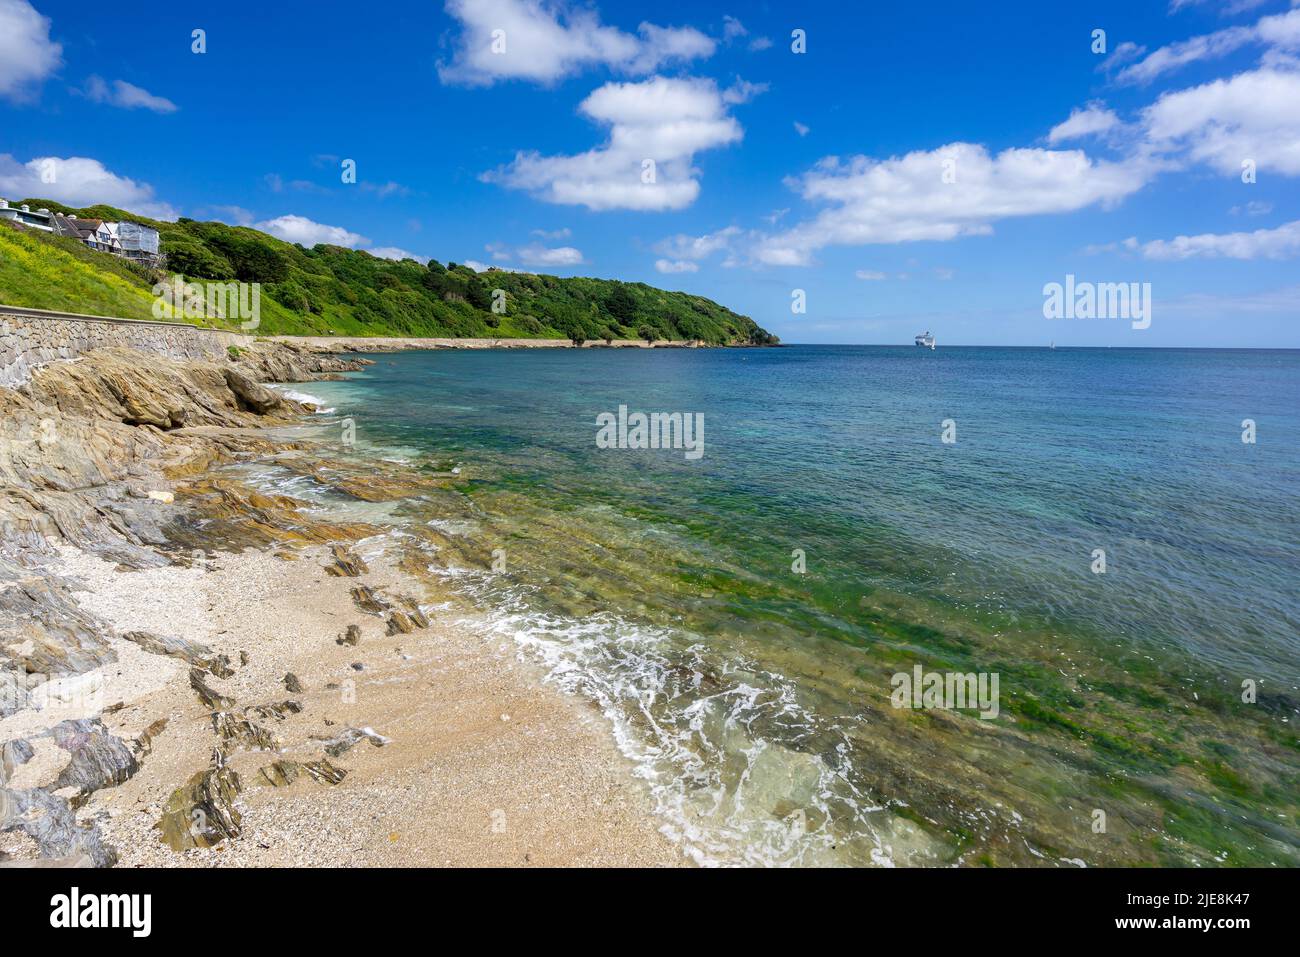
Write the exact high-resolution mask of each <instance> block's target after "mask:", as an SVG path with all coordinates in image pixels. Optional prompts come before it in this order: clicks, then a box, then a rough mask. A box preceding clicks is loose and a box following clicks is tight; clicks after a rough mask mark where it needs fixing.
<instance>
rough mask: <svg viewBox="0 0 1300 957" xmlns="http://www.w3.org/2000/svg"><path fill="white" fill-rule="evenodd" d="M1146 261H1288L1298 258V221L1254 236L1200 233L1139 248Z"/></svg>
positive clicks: (1299, 233)
mask: <svg viewBox="0 0 1300 957" xmlns="http://www.w3.org/2000/svg"><path fill="white" fill-rule="evenodd" d="M1142 255H1143V256H1144V257H1146V258H1147V259H1163V260H1182V259H1220V258H1222V259H1290V258H1292V257H1294V256H1297V255H1300V220H1295V221H1294V222H1290V223H1286V224H1285V225H1282V226H1278V227H1277V228H1276V229H1256V230H1255V231H1254V232H1240V233H1201V234H1200V235H1199V236H1175V237H1174V238H1173V239H1168V240H1166V239H1156V240H1152V241H1151V242H1149V243H1144V244H1143V245H1142Z"/></svg>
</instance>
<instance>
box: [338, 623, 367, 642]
mask: <svg viewBox="0 0 1300 957" xmlns="http://www.w3.org/2000/svg"><path fill="white" fill-rule="evenodd" d="M360 640H361V627H360V626H359V625H348V630H347V631H345V632H344V633H343V634H341V635H339V637H337V638H335V639H334V643H335V644H336V645H355V644H357V642H359V641H360Z"/></svg>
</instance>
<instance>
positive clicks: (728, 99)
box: [722, 77, 769, 106]
mask: <svg viewBox="0 0 1300 957" xmlns="http://www.w3.org/2000/svg"><path fill="white" fill-rule="evenodd" d="M768 89H769V86H768V84H766V83H750V82H749V81H748V80H742V79H741V78H740V77H736V82H735V83H733V84H731V86H729V87H727V88H726V89H725V90H723V91H722V102H723V103H729V104H731V105H733V106H734V105H738V104H741V103H748V102H749V101H750V100H752V99H753V98H754V97H756V96H758V95H759V94H761V93H766V92H767V91H768Z"/></svg>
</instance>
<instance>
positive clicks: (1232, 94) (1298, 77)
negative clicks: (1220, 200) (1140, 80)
mask: <svg viewBox="0 0 1300 957" xmlns="http://www.w3.org/2000/svg"><path fill="white" fill-rule="evenodd" d="M1297 103H1300V73H1296V72H1292V71H1287V70H1276V69H1260V70H1253V71H1249V72H1246V73H1240V74H1238V75H1237V76H1234V77H1232V78H1231V79H1227V80H1222V79H1221V80H1214V81H1213V82H1210V83H1205V84H1202V85H1201V86H1196V87H1192V88H1190V89H1186V90H1179V91H1177V92H1173V93H1166V94H1164V95H1163V96H1161V97H1160V98H1159V99H1158V100H1157V101H1156V102H1155V103H1154V104H1152V105H1151V106H1149V107H1147V108H1146V109H1145V110H1143V114H1142V115H1143V123H1144V125H1145V127H1146V133H1147V139H1148V141H1149V143H1150V145H1151V146H1152V147H1153V148H1154V149H1157V150H1162V151H1167V152H1171V153H1173V152H1185V153H1186V155H1187V156H1189V157H1190V158H1191V159H1193V160H1196V161H1199V162H1204V163H1208V164H1209V165H1210V166H1212V167H1213V168H1214V169H1216V170H1218V171H1220V172H1222V173H1228V174H1231V173H1240V172H1241V169H1242V163H1243V162H1244V161H1245V160H1253V161H1254V162H1255V164H1256V166H1257V168H1258V169H1261V170H1272V171H1275V172H1278V173H1282V174H1283V175H1287V176H1300V110H1298V109H1297V108H1296V104H1297Z"/></svg>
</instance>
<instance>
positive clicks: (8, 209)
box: [0, 199, 54, 233]
mask: <svg viewBox="0 0 1300 957" xmlns="http://www.w3.org/2000/svg"><path fill="white" fill-rule="evenodd" d="M0 219H7V220H9V222H11V223H18V224H19V225H20V226H26V227H27V228H28V229H39V230H42V231H43V232H47V233H52V232H54V217H53V215H52V214H51V213H50V211H49V210H48V209H38V210H36V211H35V212H33V211H32V209H31V207H30V206H28V205H26V204H25V203H24V204H23V205H22V206H10V205H9V201H8V200H7V199H0Z"/></svg>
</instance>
